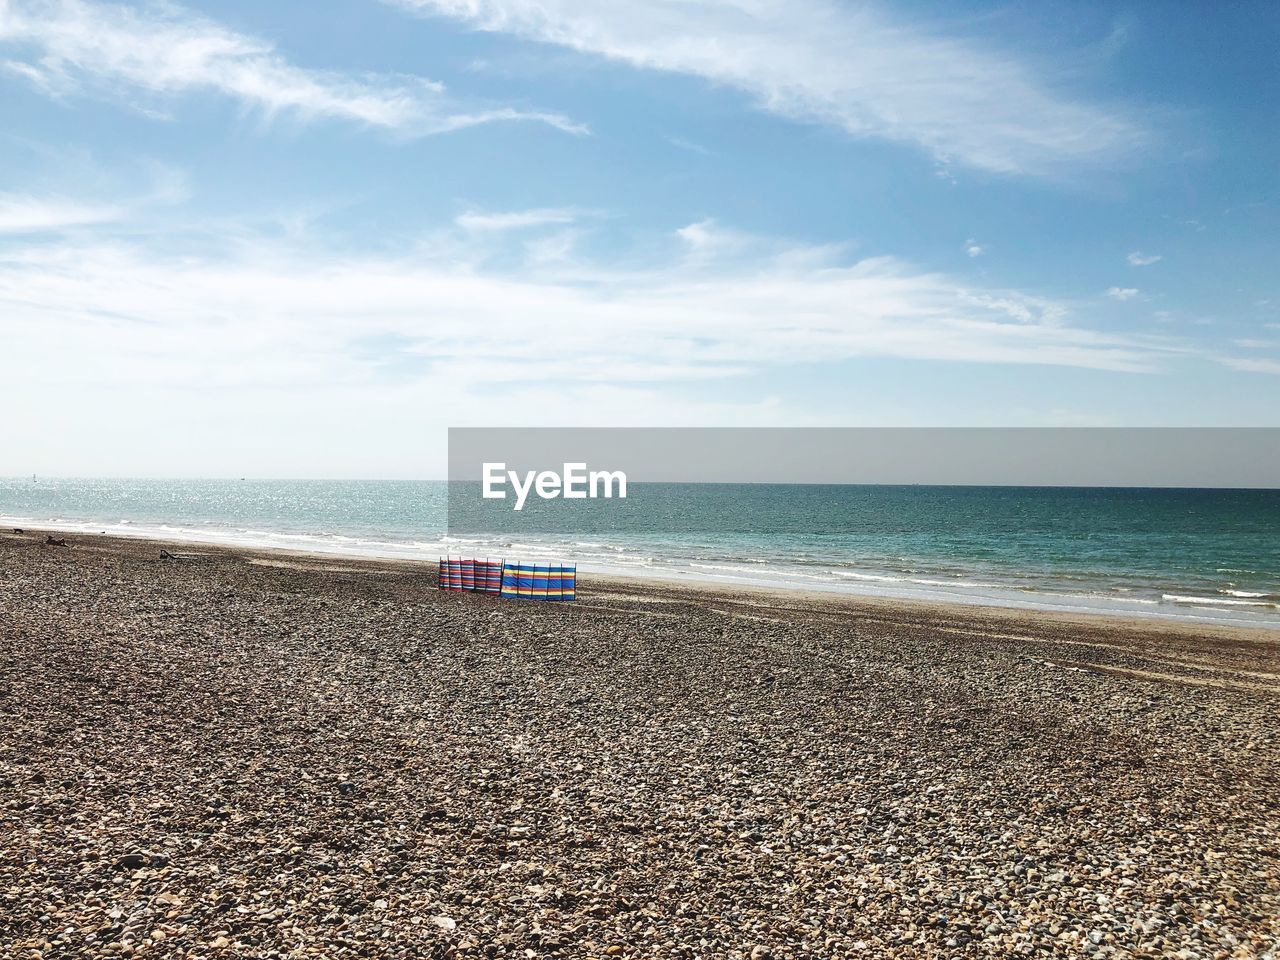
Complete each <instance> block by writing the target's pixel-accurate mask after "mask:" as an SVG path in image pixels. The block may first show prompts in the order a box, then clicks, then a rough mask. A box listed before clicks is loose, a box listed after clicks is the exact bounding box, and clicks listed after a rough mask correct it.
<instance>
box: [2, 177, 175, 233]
mask: <svg viewBox="0 0 1280 960" xmlns="http://www.w3.org/2000/svg"><path fill="white" fill-rule="evenodd" d="M150 173H151V176H152V180H153V184H152V187H151V190H150V191H149V192H147V193H145V194H140V195H137V196H131V197H122V198H117V199H115V200H111V201H107V200H95V199H89V198H85V197H69V196H65V195H62V194H56V193H0V234H38V233H56V232H60V231H66V230H75V229H81V228H85V229H87V228H93V227H100V226H104V225H107V224H113V223H119V222H122V221H125V220H129V219H131V218H133V217H134V216H136V215H137V214H138V213H139V212H140V211H141V210H142V209H143V208H145V207H151V206H155V205H158V204H174V203H180V202H181V201H183V200H185V199H186V197H187V187H186V180H185V178H184V177H183V176H182V175H181V174H180V173H179V172H178V171H176V170H173V169H170V168H168V167H165V166H162V165H155V164H153V165H152V166H151V170H150ZM99 192H101V191H99Z"/></svg>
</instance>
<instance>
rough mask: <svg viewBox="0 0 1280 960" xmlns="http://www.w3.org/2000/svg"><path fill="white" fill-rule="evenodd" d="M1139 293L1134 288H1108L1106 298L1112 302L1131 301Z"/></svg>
mask: <svg viewBox="0 0 1280 960" xmlns="http://www.w3.org/2000/svg"><path fill="white" fill-rule="evenodd" d="M1140 292H1141V291H1139V290H1137V289H1136V288H1134V287H1110V288H1108V289H1107V296H1108V297H1110V298H1111V299H1112V300H1119V301H1121V302H1124V301H1125V300H1132V299H1133V298H1134V297H1136V296H1137V295H1138V294H1139V293H1140Z"/></svg>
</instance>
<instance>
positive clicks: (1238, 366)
mask: <svg viewBox="0 0 1280 960" xmlns="http://www.w3.org/2000/svg"><path fill="white" fill-rule="evenodd" d="M1221 362H1222V363H1223V364H1224V365H1225V366H1228V367H1231V368H1232V369H1233V370H1244V371H1246V372H1248V373H1274V374H1280V360H1269V359H1267V358H1265V357H1223V358H1222V359H1221Z"/></svg>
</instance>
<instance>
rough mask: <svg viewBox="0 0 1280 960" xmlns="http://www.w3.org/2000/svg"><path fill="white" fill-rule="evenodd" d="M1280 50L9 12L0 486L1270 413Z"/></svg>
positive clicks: (1142, 14)
mask: <svg viewBox="0 0 1280 960" xmlns="http://www.w3.org/2000/svg"><path fill="white" fill-rule="evenodd" d="M1278 36H1280V7H1277V6H1276V5H1275V4H1271V3H1263V2H1258V3H1237V4H1230V5H1223V6H1220V7H1216V8H1215V11H1214V15H1213V17H1212V18H1207V17H1205V16H1204V10H1203V7H1202V6H1200V5H1198V4H1190V3H1186V4H1183V3H1173V2H1169V3H1161V4H1132V5H1126V4H1117V3H1078V4H1065V5H1064V4H1047V3H1045V4H1018V5H1013V4H1000V5H996V4H990V5H987V4H966V5H964V6H963V8H960V7H958V6H957V5H953V4H939V3H926V2H908V3H897V4H887V3H886V4H861V3H842V2H835V0H788V2H783V0H716V2H710V0H708V2H695V0H631V2H628V3H616V4H613V3H601V2H598V0H389V2H380V0H327V2H326V3H324V4H314V3H303V2H276V3H271V4H260V3H241V2H225V0H224V2H220V3H217V4H212V3H206V4H186V5H177V4H169V3H164V4H147V3H143V4H121V5H115V4H106V3H95V2H88V0H55V2H35V0H0V91H2V94H0V142H3V145H4V146H3V151H4V152H3V156H4V160H5V162H4V166H3V171H2V173H0V178H2V179H0V335H2V336H3V342H4V343H5V350H4V354H5V356H6V373H5V376H4V378H3V380H2V381H0V399H3V401H4V406H5V408H6V409H7V410H8V411H10V412H11V415H10V416H8V417H6V418H5V423H4V426H3V428H0V437H3V439H4V440H5V443H4V449H5V451H6V452H5V458H6V460H7V462H6V463H4V464H3V465H0V472H4V473H23V472H32V471H35V472H40V473H64V474H117V475H168V474H175V475H179V474H180V475H191V474H196V475H209V476H217V475H246V474H248V475H273V476H307V475H312V476H430V475H438V474H439V473H440V472H441V468H442V461H441V457H442V454H443V442H442V441H443V428H444V427H445V426H447V425H488V424H544V425H676V424H688V425H707V426H710V425H737V424H742V425H760V426H767V425H781V424H792V423H796V424H807V425H882V424H883V425H931V426H946V425H1059V424H1061V425H1077V424H1078V425H1118V426H1121V425H1122V426H1133V425H1186V426H1192V425H1195V426H1201V425H1239V426H1246V425H1251V426H1275V425H1278V424H1280V290H1278V289H1277V280H1276V278H1277V276H1280V270H1278V269H1277V267H1278V266H1280V264H1277V251H1280V245H1278V244H1277V242H1276V241H1277V237H1278V236H1280V230H1278V229H1277V228H1278V227H1280V214H1278V211H1280V185H1278V184H1277V174H1276V171H1277V170H1280V125H1278V124H1277V123H1276V119H1277V117H1276V112H1277V111H1276V106H1275V102H1274V100H1275V97H1274V94H1275V90H1276V89H1277V80H1278V79H1280V78H1278V77H1277V76H1276V73H1277V70H1276V61H1275V56H1274V46H1275V42H1276V39H1277V37H1278ZM14 411H16V415H14Z"/></svg>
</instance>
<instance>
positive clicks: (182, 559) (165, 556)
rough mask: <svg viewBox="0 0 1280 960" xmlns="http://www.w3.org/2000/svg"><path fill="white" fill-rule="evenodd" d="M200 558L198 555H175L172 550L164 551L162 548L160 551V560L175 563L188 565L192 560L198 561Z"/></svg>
mask: <svg viewBox="0 0 1280 960" xmlns="http://www.w3.org/2000/svg"><path fill="white" fill-rule="evenodd" d="M200 556H201V555H200V554H198V553H175V552H174V551H172V550H165V549H164V548H163V547H162V548H161V549H160V559H161V560H173V561H175V562H177V563H189V562H190V561H192V560H199V559H200Z"/></svg>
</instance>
